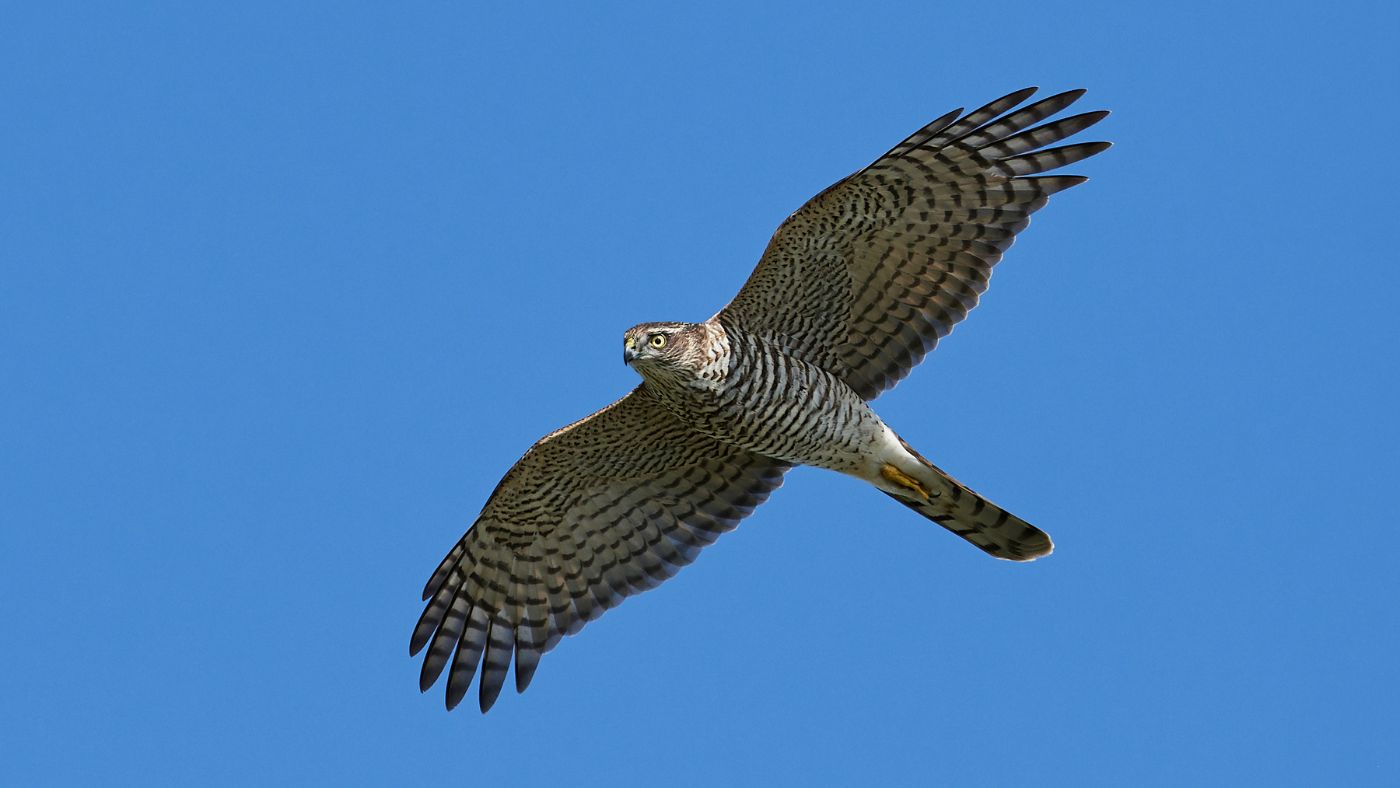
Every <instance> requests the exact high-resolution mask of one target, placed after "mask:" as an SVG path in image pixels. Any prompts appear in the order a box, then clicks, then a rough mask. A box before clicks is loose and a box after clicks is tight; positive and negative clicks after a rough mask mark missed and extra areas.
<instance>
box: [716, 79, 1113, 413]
mask: <svg viewBox="0 0 1400 788" xmlns="http://www.w3.org/2000/svg"><path fill="white" fill-rule="evenodd" d="M1034 92H1035V88H1026V89H1025V90H1019V91H1017V92H1015V93H1012V94H1010V95H1008V96H1004V97H1002V98H999V99H997V100H996V101H993V102H992V103H990V104H988V105H986V106H985V107H982V108H980V109H977V110H974V111H973V112H970V113H968V114H967V115H961V113H962V110H954V111H953V112H950V113H948V114H946V115H944V116H943V117H941V118H939V119H937V120H935V121H933V122H932V123H930V124H928V125H927V126H925V127H923V128H922V129H919V130H918V131H916V132H914V134H912V135H910V136H909V138H908V139H906V140H904V141H903V142H901V143H899V144H898V145H896V146H894V148H892V149H891V150H890V151H889V153H886V154H885V155H884V156H881V157H880V158H879V159H877V160H876V161H875V162H874V163H873V164H871V165H870V166H868V167H866V168H865V169H863V170H861V171H860V172H857V173H855V174H854V175H851V176H850V177H848V178H845V179H844V180H841V181H839V182H838V183H836V184H835V185H833V186H831V187H830V188H828V189H826V190H825V191H823V192H822V193H820V194H818V195H817V196H816V197H813V198H812V199H811V200H809V201H807V203H806V204H805V205H803V206H802V207H801V208H800V209H798V211H797V212H796V213H794V214H793V215H792V216H790V217H788V219H787V220H786V221H784V222H783V223H782V225H780V226H779V227H778V230H777V232H775V233H774V234H773V238H772V240H771V241H769V243H768V248H767V250H765V251H764V253H763V258H762V259H761V260H760V261H759V263H758V267H757V268H756V269H754V272H753V274H752V275H751V276H750V277H749V280H748V282H746V283H745V284H744V287H743V289H741V290H740V291H739V294H738V295H737V296H735V297H734V300H733V301H731V302H730V303H729V305H728V306H726V307H725V308H724V309H722V310H720V312H719V313H718V314H717V315H715V318H714V319H716V320H718V321H719V322H720V323H721V324H722V325H726V326H736V327H738V328H740V329H743V330H745V331H748V332H750V333H756V334H760V335H763V336H765V337H767V338H768V339H769V340H771V341H773V342H777V343H778V344H780V345H782V346H783V347H784V348H785V349H786V350H787V352H789V353H791V354H793V355H795V356H798V357H801V358H803V359H805V360H807V361H808V362H810V363H813V364H817V365H819V366H821V367H823V368H824V369H826V370H827V371H829V372H831V373H832V374H834V375H837V376H838V377H840V378H842V379H843V380H845V381H846V383H847V384H848V385H850V387H851V388H852V389H854V390H855V391H856V393H858V394H860V395H861V396H862V397H864V398H866V399H873V398H875V397H876V396H878V395H879V394H880V392H882V391H884V390H885V389H888V388H890V387H891V386H893V385H894V384H895V383H896V382H898V381H899V380H900V379H902V378H903V377H904V376H905V375H907V374H908V373H909V370H910V369H911V368H912V367H913V366H914V365H915V364H918V363H919V362H920V361H921V360H923V357H924V355H925V354H927V353H928V352H929V351H930V350H932V349H933V346H934V345H935V344H936V343H937V342H938V340H939V339H940V338H942V337H944V336H946V335H947V334H948V332H949V331H951V330H952V328H953V325H954V324H956V323H957V322H958V321H960V320H962V319H963V317H965V316H966V315H967V313H968V310H970V309H972V308H973V307H974V306H976V305H977V299H978V297H979V296H980V295H981V294H982V292H983V291H985V290H986V289H987V280H988V279H989V278H990V277H991V274H992V266H993V265H995V264H996V263H997V261H999V260H1000V259H1001V255H1002V253H1003V252H1005V251H1006V249H1007V248H1008V247H1010V246H1011V243H1012V241H1013V240H1015V237H1016V234H1017V233H1019V232H1020V231H1021V230H1023V229H1025V227H1026V225H1027V224H1029V223H1030V215H1031V214H1032V213H1034V212H1035V211H1037V210H1039V209H1040V208H1041V207H1043V206H1044V205H1045V202H1046V199H1047V198H1049V196H1050V195H1052V194H1054V193H1056V192H1058V191H1062V190H1064V189H1067V188H1069V187H1071V186H1075V185H1077V184H1079V183H1082V182H1084V180H1085V179H1084V178H1081V177H1077V176H1072V175H1058V176H1041V175H1038V173H1041V172H1044V171H1046V170H1053V169H1055V168H1057V167H1062V166H1064V165H1066V164H1071V163H1073V162H1076V161H1080V160H1081V159H1085V158H1087V157H1089V156H1092V155H1094V154H1096V153H1098V152H1100V151H1102V150H1104V149H1105V148H1107V147H1108V146H1109V144H1108V143H1107V142H1087V143H1082V144H1078V145H1066V146H1063V147H1058V148H1047V149H1042V148H1044V146H1046V145H1050V144H1052V143H1055V142H1058V141H1060V140H1063V139H1065V138H1066V137H1069V136H1070V135H1072V134H1075V133H1076V132H1079V131H1082V130H1083V129H1086V128H1088V127H1089V126H1092V125H1093V124H1095V123H1097V122H1098V121H1100V120H1102V119H1103V117H1104V116H1106V115H1107V114H1108V113H1107V112H1104V111H1099V112H1086V113H1084V114H1082V115H1075V116H1073V117H1068V118H1064V119H1062V120H1058V121H1055V122H1053V123H1047V124H1045V125H1043V126H1037V127H1035V128H1031V127H1032V126H1034V125H1035V124H1036V123H1039V122H1040V121H1042V120H1044V119H1045V118H1048V117H1050V116H1051V115H1053V114H1055V113H1056V112H1059V111H1060V110H1062V109H1064V108H1066V107H1068V106H1069V105H1070V104H1072V103H1074V101H1075V100H1076V99H1078V98H1079V97H1080V96H1081V95H1083V93H1084V91H1082V90H1072V91H1069V92H1066V93H1061V94H1059V95H1056V96H1051V97H1050V98H1047V99H1044V100H1042V101H1039V102H1037V103H1035V104H1031V105H1029V106H1027V107H1024V108H1022V109H1020V110H1017V111H1015V112H1012V113H1010V114H1007V115H1003V113H1005V112H1007V111H1008V110H1010V109H1012V108H1013V107H1015V106H1017V105H1018V104H1020V103H1021V102H1023V101H1025V100H1026V99H1027V98H1029V97H1030V95H1031V94H1032V93H1034ZM960 115H961V117H959V116H960ZM998 116H1000V117H998Z"/></svg>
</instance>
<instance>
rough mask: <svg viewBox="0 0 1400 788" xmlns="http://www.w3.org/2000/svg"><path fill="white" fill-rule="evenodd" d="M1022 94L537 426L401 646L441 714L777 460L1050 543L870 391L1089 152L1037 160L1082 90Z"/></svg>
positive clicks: (766, 476)
mask: <svg viewBox="0 0 1400 788" xmlns="http://www.w3.org/2000/svg"><path fill="white" fill-rule="evenodd" d="M1034 92H1035V88H1026V89H1024V90H1018V91H1016V92H1015V93H1012V94H1010V95H1007V96H1004V97H1002V98H999V99H997V100H996V101H993V102H991V103H990V104H987V105H986V106H984V107H981V108H980V109H977V110H974V111H972V112H969V113H966V114H963V112H962V110H961V109H958V110H954V111H952V112H949V113H948V114H946V115H944V116H942V117H940V118H938V119H937V120H934V121H933V122H932V123H929V124H928V125H926V126H924V127H923V128H921V129H919V130H918V131H916V132H914V133H913V134H912V135H910V136H909V137H908V138H907V139H905V140H904V141H903V142H901V143H899V144H898V145H896V146H894V148H892V149H891V150H890V151H889V152H888V153H886V154H885V155H883V156H881V157H880V158H879V159H876V160H875V162H874V163H872V164H871V165H870V166H868V167H866V168H864V169H862V170H860V171H859V172H856V173H855V174H853V175H851V176H849V177H847V178H845V179H843V180H841V181H838V182H837V183H836V184H835V185H833V186H831V187H830V188H828V189H826V190H825V191H823V192H821V193H820V194H818V195H817V196H815V197H813V198H812V199H811V200H809V201H808V202H807V203H806V204H805V205H803V206H802V207H801V208H800V209H799V210H798V211H797V212H796V213H794V214H792V215H791V216H789V217H788V218H787V220H786V221H784V222H783V223H782V224H781V225H780V226H779V227H778V229H777V231H776V232H775V233H774V234H773V237H772V240H770V241H769V242H768V247H767V249H766V250H765V251H764V253H763V257H762V258H761V259H760V260H759V263H758V266H757V268H755V270H754V271H753V274H752V275H751V276H750V277H749V279H748V281H747V282H746V283H745V284H744V286H743V288H742V289H740V291H739V293H738V295H736V296H735V297H734V300H733V301H731V302H730V303H729V305H728V306H726V307H724V308H723V309H721V310H720V311H719V312H718V313H717V314H716V315H715V316H714V317H711V318H710V319H709V320H706V321H704V322H702V323H642V324H640V325H637V326H633V327H632V328H630V329H628V330H627V332H626V333H625V334H624V337H623V359H624V360H625V361H626V363H627V365H628V366H630V367H632V369H633V370H634V371H636V372H637V373H638V374H640V375H641V378H642V383H641V385H639V386H637V388H635V389H634V390H633V391H632V392H631V393H630V394H628V395H627V396H625V397H623V398H622V399H620V400H618V401H617V402H614V403H613V404H611V405H609V406H607V407H606V408H603V409H602V410H600V411H598V412H597V413H594V414H593V415H591V416H589V417H587V418H585V419H583V420H581V421H578V422H575V423H573V424H571V425H569V426H567V427H564V428H563V429H560V430H557V431H555V432H552V433H550V434H549V435H546V436H545V437H544V438H542V439H540V441H539V442H538V443H536V444H535V445H534V446H532V447H531V448H530V450H529V451H527V452H526V453H525V456H523V457H521V458H520V460H519V461H518V462H517V463H515V465H514V466H513V467H512V468H511V469H510V470H509V471H508V472H507V473H506V475H505V478H503V479H502V480H501V482H500V484H499V485H497V487H496V489H495V491H494V492H493V493H492V494H491V497H490V498H489V499H488V500H487V502H486V505H485V507H484V508H483V509H482V511H481V514H480V515H479V516H478V517H477V519H476V522H475V523H474V524H473V525H472V526H471V528H470V529H469V530H468V531H467V533H466V534H465V535H464V536H463V537H462V538H461V539H460V540H459V541H458V542H457V544H456V545H455V546H453V548H452V550H451V551H450V552H449V553H448V554H447V557H446V558H444V559H443V560H442V563H441V564H440V565H439V566H438V568H437V571H435V572H433V574H432V577H431V578H430V579H429V580H428V584H427V587H426V588H425V589H424V591H423V598H424V599H425V600H427V602H428V604H427V607H426V609H425V610H424V611H423V615H422V617H421V618H420V619H419V620H418V625H417V627H415V629H414V631H413V636H412V640H411V643H410V646H409V651H410V654H417V653H418V652H419V651H420V650H421V649H422V648H423V647H424V646H427V649H428V650H427V655H426V657H425V658H424V660H423V668H422V673H421V676H420V679H419V683H420V686H421V688H422V689H423V690H424V691H426V690H427V689H428V687H430V686H432V684H433V683H434V682H435V681H437V679H438V677H439V676H440V675H441V674H442V672H443V671H444V670H446V671H447V708H449V709H451V708H453V707H454V706H456V705H457V703H458V702H459V701H461V699H462V697H463V696H464V695H465V694H466V692H467V688H468V685H469V684H470V683H471V681H472V678H473V677H474V675H475V674H476V673H477V670H478V665H479V666H480V674H481V678H480V706H481V710H482V711H483V712H485V711H486V710H487V709H489V708H490V707H491V705H492V704H493V703H495V701H496V697H497V696H498V695H499V694H500V691H501V687H502V685H503V683H504V682H505V677H506V672H507V670H508V669H509V666H510V663H511V662H512V657H513V661H514V663H515V688H516V690H517V691H520V692H523V691H524V690H525V687H526V686H527V685H528V684H529V683H530V679H531V677H532V676H534V673H535V668H536V666H537V665H538V663H539V660H540V656H541V655H543V654H544V653H545V652H546V651H549V650H550V649H552V648H554V646H555V645H556V644H557V643H558V642H559V640H560V638H561V637H563V636H564V635H571V634H574V633H575V632H577V631H578V630H579V629H580V628H582V627H583V625H584V624H585V623H587V622H589V621H592V620H593V619H595V618H597V617H598V616H600V615H602V613H603V611H605V610H607V609H608V608H611V607H612V606H614V605H616V604H617V603H618V602H620V601H622V599H623V598H625V597H627V596H629V595H631V594H635V593H638V592H641V591H645V590H647V589H649V588H652V587H653V586H655V585H657V584H658V583H660V582H661V581H663V580H665V579H667V578H669V577H671V576H672V575H673V574H675V573H676V571H677V570H679V569H680V568H681V567H683V566H685V565H686V564H689V563H690V562H691V561H694V560H695V557H696V555H697V554H698V553H699V552H700V550H701V549H702V548H703V547H705V546H706V545H709V544H711V543H712V542H714V541H715V539H716V538H717V537H719V535H720V534H722V533H724V532H726V531H729V530H731V529H733V528H734V527H735V526H736V525H737V524H738V522H739V521H740V520H741V519H743V518H744V517H746V516H748V515H749V514H750V513H751V512H752V511H753V510H754V507H756V506H758V505H759V504H761V503H762V502H763V501H764V500H765V499H766V498H767V497H768V495H769V493H771V492H772V491H773V490H774V489H775V488H777V487H778V486H779V485H780V484H781V483H782V479H783V474H784V472H786V471H787V470H788V469H789V468H791V467H793V466H795V465H815V466H817V467H820V468H827V469H830V470H833V471H839V472H841V473H845V474H849V475H851V476H854V477H856V478H858V479H863V480H865V481H867V482H869V483H870V484H872V485H874V486H875V488H876V489H878V490H880V491H881V492H883V493H885V494H887V495H889V496H891V497H893V498H894V499H896V500H897V501H899V502H900V503H902V504H904V505H906V506H908V507H909V508H911V509H913V510H914V511H916V512H918V513H919V514H921V515H923V516H924V517H926V518H928V519H929V520H932V521H933V522H935V523H938V524H939V525H941V526H943V527H944V528H946V529H948V530H949V531H952V532H953V533H954V534H957V535H958V536H960V537H962V538H963V539H965V540H967V541H968V542H971V543H972V544H973V545H975V546H976V547H978V548H980V549H981V550H983V551H984V552H986V553H987V554H989V555H991V556H993V557H996V558H1003V559H1009V560H1012V561H1029V560H1032V559H1035V558H1038V557H1040V556H1043V555H1046V554H1048V553H1049V552H1050V550H1051V543H1050V537H1049V536H1047V535H1046V534H1045V533H1044V532H1043V531H1041V530H1039V529H1037V528H1035V527H1034V526H1032V525H1030V524H1029V523H1027V522H1026V521H1024V520H1022V519H1021V518H1019V517H1016V516H1015V515H1012V514H1010V513H1009V512H1007V511H1005V510H1003V509H1001V508H1000V507H998V506H996V505H995V504H993V503H991V502H990V501H988V500H987V499H985V498H983V497H982V496H980V495H978V494H977V493H975V492H973V491H972V490H970V489H968V488H967V487H966V486H964V485H963V484H962V483H960V482H958V481H957V480H955V479H953V478H952V477H951V476H949V475H948V474H946V473H944V472H943V471H942V470H940V469H939V468H938V467H937V466H935V465H934V464H933V463H931V462H929V461H928V460H926V459H924V458H923V456H922V455H920V454H919V453H918V452H917V451H915V450H914V449H913V447H911V446H910V445H909V444H908V443H906V442H905V441H904V440H903V439H901V438H900V437H899V436H898V435H897V434H896V433H895V432H894V430H892V429H890V427H888V426H887V425H886V424H885V423H884V422H883V421H882V420H881V419H880V417H879V416H878V415H876V414H875V412H874V411H873V410H871V408H870V405H869V404H868V403H869V401H870V400H872V399H874V398H875V397H877V396H879V394H880V393H881V392H883V391H885V390H886V389H888V388H890V387H891V386H893V385H894V384H895V383H896V382H898V381H899V380H900V379H901V378H903V377H904V376H905V375H906V374H908V372H909V370H910V368H911V367H913V366H914V365H915V364H918V363H919V361H921V360H922V359H923V357H924V355H925V354H926V353H928V352H929V350H931V349H932V348H933V346H934V344H936V343H937V342H938V340H939V339H941V338H942V337H943V336H945V335H946V334H947V333H948V332H949V331H950V330H952V328H953V325H954V324H956V323H957V322H958V321H959V320H962V319H963V317H964V316H965V315H967V312H968V310H970V309H972V308H973V306H975V305H976V304H977V299H978V296H980V295H981V293H982V292H983V291H984V290H986V288H987V280H988V278H989V277H990V276H991V273H992V266H993V265H995V264H996V263H997V261H998V260H1000V259H1001V256H1002V253H1003V252H1005V251H1006V249H1007V247H1009V246H1011V243H1012V241H1013V240H1014V239H1015V237H1016V234H1017V233H1019V232H1020V231H1021V230H1023V229H1025V227H1026V225H1027V224H1028V223H1029V222H1030V215H1031V214H1032V213H1034V212H1035V211H1037V210H1039V209H1040V208H1041V207H1043V206H1044V205H1045V203H1046V200H1047V199H1048V198H1049V197H1050V195H1052V194H1055V193H1056V192H1060V191H1063V190H1065V189H1067V188H1069V187H1071V186H1075V185H1077V184H1079V183H1082V182H1083V181H1084V180H1085V179H1084V178H1082V177H1078V176H1072V175H1042V174H1041V173H1044V172H1046V171H1048V170H1053V169H1056V168H1058V167H1061V166H1064V165H1067V164H1071V163H1073V162H1077V161H1080V160H1082V159H1084V158H1087V157H1089V156H1092V155H1094V154H1096V153H1099V152H1100V151H1102V150H1104V149H1105V148H1107V147H1108V145H1109V144H1108V143H1106V142H1087V143H1080V144H1073V145H1064V146H1060V147H1052V148H1047V147H1046V146H1047V145H1051V144H1054V143H1057V142H1059V141H1061V140H1063V139H1065V138H1067V137H1069V136H1070V135H1073V134H1075V133H1077V132H1079V131H1082V130H1083V129H1085V128H1088V127H1089V126H1091V125H1093V124H1094V123H1097V122H1098V121H1099V120H1101V119H1103V117H1104V116H1105V115H1107V114H1108V113H1107V112H1106V111H1098V112H1086V113H1083V114H1078V115H1072V116H1069V117H1064V118H1062V119H1060V120H1055V121H1051V122H1047V123H1043V124H1042V125H1036V124H1041V123H1042V121H1045V120H1046V119H1047V118H1049V117H1051V116H1052V115H1055V114H1056V113H1059V112H1060V111H1061V110H1063V109H1065V108H1066V107H1068V106H1070V105H1071V104H1073V103H1074V102H1075V101H1076V100H1077V99H1078V98H1079V97H1080V96H1081V95H1083V93H1084V91H1082V90H1072V91H1069V92H1066V93H1060V94H1058V95H1055V96H1051V97H1049V98H1046V99H1042V100H1040V101H1037V102H1035V103H1033V104H1029V105H1027V106H1024V107H1021V108H1019V109H1017V107H1019V106H1020V105H1021V104H1022V103H1023V102H1025V101H1026V100H1027V99H1029V98H1030V96H1031V94H1032V93H1034Z"/></svg>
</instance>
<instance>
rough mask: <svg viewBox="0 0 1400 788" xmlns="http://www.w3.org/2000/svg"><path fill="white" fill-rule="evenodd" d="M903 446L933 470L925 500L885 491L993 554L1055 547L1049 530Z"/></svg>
mask: <svg viewBox="0 0 1400 788" xmlns="http://www.w3.org/2000/svg"><path fill="white" fill-rule="evenodd" d="M901 443H904V442H903V441H901ZM904 448H905V449H907V450H908V451H909V453H910V454H912V455H914V456H915V457H917V458H918V459H919V461H920V462H922V463H923V464H924V465H925V466H927V467H928V469H929V470H931V471H933V474H932V478H933V484H932V485H931V489H929V490H928V493H929V497H928V500H924V499H923V498H922V496H918V497H905V496H902V495H894V494H891V493H886V495H889V496H890V497H891V498H893V499H895V500H896V501H899V502H900V503H902V504H904V505H905V506H908V507H909V508H910V509H913V510H914V511H916V512H918V513H919V514H922V515H923V516H925V517H927V518H928V519H930V520H932V521H934V522H935V523H938V524H939V525H941V526H943V527H944V528H947V529H948V530H949V531H952V532H953V533H955V534H957V535H958V536H961V537H962V538H964V539H966V540H967V541H969V542H971V543H972V544H974V545H976V546H977V547H978V548H980V549H981V550H982V551H983V552H985V553H987V554H988V555H990V556H993V557H994V558H1005V559H1007V560H1009V561H1034V560H1035V559H1037V558H1040V557H1041V556H1043V555H1049V554H1050V551H1051V550H1053V549H1055V545H1054V544H1052V543H1051V541H1050V535H1049V534H1047V533H1045V532H1044V531H1042V530H1040V529H1039V528H1036V527H1035V526H1033V525H1031V524H1030V523H1028V522H1026V521H1025V520H1022V519H1021V518H1019V517H1017V516H1016V515H1014V514H1012V513H1010V512H1008V511H1006V510H1005V509H1003V508H1001V507H1000V506H997V505H996V504H994V503H992V502H991V501H989V500H987V499H986V498H983V497H982V496H980V495H978V494H977V493H975V492H973V491H972V490H970V489H968V488H967V487H966V486H965V485H964V484H963V483H962V482H959V481H958V480H957V479H954V478H953V477H951V476H949V475H948V474H946V473H944V472H943V469H941V468H939V467H938V466H936V465H934V464H933V463H931V462H929V461H928V460H926V459H924V457H923V456H922V455H920V454H919V453H918V452H916V451H914V448H913V447H912V446H910V445H909V444H908V443H904ZM921 481H922V480H921Z"/></svg>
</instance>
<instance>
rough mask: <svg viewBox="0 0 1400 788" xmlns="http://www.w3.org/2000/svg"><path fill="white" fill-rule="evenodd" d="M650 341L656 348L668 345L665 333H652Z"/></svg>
mask: <svg viewBox="0 0 1400 788" xmlns="http://www.w3.org/2000/svg"><path fill="white" fill-rule="evenodd" d="M650 342H651V346H652V347H654V348H657V349H660V348H663V347H666V335H665V334H652V335H651V340H650Z"/></svg>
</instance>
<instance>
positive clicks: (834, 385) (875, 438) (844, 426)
mask: <svg viewBox="0 0 1400 788" xmlns="http://www.w3.org/2000/svg"><path fill="white" fill-rule="evenodd" d="M720 330H721V331H722V332H723V334H724V336H723V342H724V344H726V345H727V348H725V351H726V352H725V353H724V354H723V357H722V358H723V362H722V364H721V365H720V368H719V369H717V370H715V371H716V372H718V373H719V374H715V375H714V376H713V378H712V383H711V385H709V386H705V387H697V388H691V389H690V390H691V391H692V392H694V395H695V399H693V400H692V401H691V402H689V403H684V404H681V403H677V405H678V406H679V407H677V408H676V409H675V412H676V413H677V415H679V416H680V417H681V418H682V419H683V420H684V421H686V422H688V423H689V424H690V425H691V426H692V427H694V428H695V429H697V430H699V431H700V432H702V433H705V434H707V435H709V436H711V437H714V438H716V439H718V440H721V441H724V442H726V443H730V444H733V445H735V446H739V447H740V448H744V449H747V450H749V451H752V452H755V453H758V454H762V455H765V456H768V457H773V458H775V459H780V460H784V461H787V462H793V463H800V464H803V465H815V466H818V467H822V468H829V469H831V470H835V471H841V472H844V473H852V472H857V471H859V470H860V469H862V468H863V467H865V466H866V465H867V464H868V458H869V457H870V456H871V454H872V453H873V452H874V451H876V449H877V448H878V446H879V444H880V441H881V440H882V439H883V437H884V435H885V433H886V429H885V426H884V423H883V422H882V421H881V420H880V417H879V416H877V415H875V413H874V411H872V410H871V409H870V407H869V406H868V405H866V403H865V401H864V400H863V399H861V398H860V396H859V395H857V394H856V393H855V391H853V390H852V389H851V387H850V386H848V385H846V383H845V382H843V381H842V380H841V379H840V378H838V377H836V376H835V375H832V374H831V373H829V372H827V371H826V370H824V369H821V368H820V367H817V366H814V365H812V364H809V363H807V362H806V361H803V360H801V359H798V358H794V357H793V356H790V355H788V354H787V353H784V352H783V350H782V349H781V348H780V347H779V346H777V345H775V344H774V343H772V342H770V341H768V340H766V339H764V338H762V337H759V336H755V335H752V334H748V333H744V332H741V331H736V330H732V329H730V330H728V331H724V330H723V329H720Z"/></svg>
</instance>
